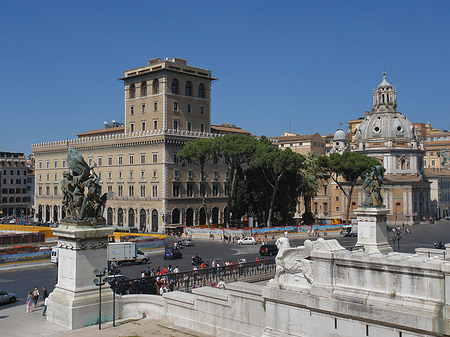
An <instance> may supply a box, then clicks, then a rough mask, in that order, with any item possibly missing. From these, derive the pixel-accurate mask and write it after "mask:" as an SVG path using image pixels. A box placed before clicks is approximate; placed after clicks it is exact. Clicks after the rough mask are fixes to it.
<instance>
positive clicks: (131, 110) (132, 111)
mask: <svg viewBox="0 0 450 337" xmlns="http://www.w3.org/2000/svg"><path fill="white" fill-rule="evenodd" d="M130 115H134V106H133V105H132V106H130Z"/></svg>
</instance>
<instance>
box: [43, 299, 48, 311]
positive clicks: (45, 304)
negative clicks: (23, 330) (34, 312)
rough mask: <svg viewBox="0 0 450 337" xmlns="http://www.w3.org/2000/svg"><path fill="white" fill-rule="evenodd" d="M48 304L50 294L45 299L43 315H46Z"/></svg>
mask: <svg viewBox="0 0 450 337" xmlns="http://www.w3.org/2000/svg"><path fill="white" fill-rule="evenodd" d="M47 305H48V296H47V297H46V298H45V299H44V311H42V316H45V313H46V312H47Z"/></svg>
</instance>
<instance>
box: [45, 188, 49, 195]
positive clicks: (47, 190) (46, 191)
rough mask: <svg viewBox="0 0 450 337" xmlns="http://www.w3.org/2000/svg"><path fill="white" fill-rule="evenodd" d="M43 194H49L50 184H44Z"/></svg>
mask: <svg viewBox="0 0 450 337" xmlns="http://www.w3.org/2000/svg"><path fill="white" fill-rule="evenodd" d="M45 195H50V186H45Z"/></svg>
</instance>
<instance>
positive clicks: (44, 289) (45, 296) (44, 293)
mask: <svg viewBox="0 0 450 337" xmlns="http://www.w3.org/2000/svg"><path fill="white" fill-rule="evenodd" d="M42 292H43V293H42V296H43V297H44V301H45V299H46V298H47V297H48V291H47V287H46V286H43V287H42Z"/></svg>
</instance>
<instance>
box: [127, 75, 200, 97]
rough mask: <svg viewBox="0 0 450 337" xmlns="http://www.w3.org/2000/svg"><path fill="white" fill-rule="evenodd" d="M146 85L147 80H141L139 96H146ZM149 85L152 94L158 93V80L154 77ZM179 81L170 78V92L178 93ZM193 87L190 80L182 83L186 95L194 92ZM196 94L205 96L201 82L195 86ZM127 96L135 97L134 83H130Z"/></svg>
mask: <svg viewBox="0 0 450 337" xmlns="http://www.w3.org/2000/svg"><path fill="white" fill-rule="evenodd" d="M148 87H149V85H148V84H147V81H142V82H141V84H140V96H141V97H146V96H147V94H148ZM151 87H152V91H153V92H152V93H153V95H158V94H159V80H158V79H154V80H153V82H152V83H151ZM179 87H180V84H179V81H178V80H177V79H176V78H174V79H173V80H172V83H171V91H172V94H178V93H179ZM193 90H194V88H193V86H192V82H191V81H186V83H185V85H184V94H185V95H186V96H192V95H193V94H194V92H193ZM197 94H198V97H199V98H205V85H204V84H203V83H200V84H199V85H198V87H197ZM129 98H130V99H132V98H136V85H135V84H134V83H132V84H130V87H129Z"/></svg>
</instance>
